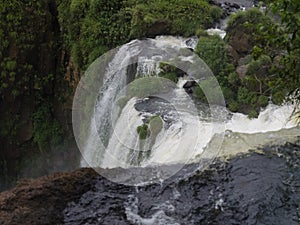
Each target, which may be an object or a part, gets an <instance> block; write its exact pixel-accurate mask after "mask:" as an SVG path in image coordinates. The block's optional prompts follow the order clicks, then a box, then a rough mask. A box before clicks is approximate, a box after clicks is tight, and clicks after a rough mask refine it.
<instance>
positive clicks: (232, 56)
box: [227, 45, 239, 66]
mask: <svg viewBox="0 0 300 225" xmlns="http://www.w3.org/2000/svg"><path fill="white" fill-rule="evenodd" d="M227 56H228V58H229V60H230V61H231V62H232V64H233V65H234V66H237V65H238V61H239V54H238V53H237V52H236V50H235V49H234V48H233V47H232V46H230V45H227Z"/></svg>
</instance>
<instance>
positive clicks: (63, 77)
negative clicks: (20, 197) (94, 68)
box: [0, 0, 79, 189]
mask: <svg viewBox="0 0 300 225" xmlns="http://www.w3.org/2000/svg"><path fill="white" fill-rule="evenodd" d="M1 10H4V11H3V12H1V21H2V22H1V24H0V31H1V32H2V33H3V34H4V35H5V37H4V39H2V38H1V39H2V40H1V49H0V50H1V54H0V61H1V62H2V63H1V66H0V72H1V74H2V75H1V78H0V81H1V85H0V86H1V87H0V124H1V127H0V146H1V148H0V179H1V184H0V189H2V188H5V187H6V185H10V183H11V181H13V180H15V179H16V178H17V177H20V176H21V175H20V173H19V171H20V170H21V169H22V168H24V167H26V166H27V165H28V163H29V162H30V161H32V160H33V158H34V157H35V156H38V155H42V153H45V154H44V155H43V157H44V158H47V157H48V156H47V154H48V152H49V151H50V150H51V149H52V147H53V146H54V145H56V144H57V145H61V144H62V143H63V140H61V139H59V140H53V139H55V138H53V137H54V136H55V133H56V134H58V135H56V137H58V136H61V137H64V139H65V140H64V141H65V143H66V142H68V143H67V145H72V142H74V140H73V138H72V133H71V132H72V126H71V109H72V98H73V93H74V86H76V84H77V82H78V81H77V80H79V78H78V77H77V76H78V72H77V70H76V69H75V67H74V65H73V64H72V62H71V59H70V57H69V55H68V54H67V53H66V51H65V50H64V49H63V40H62V35H61V31H60V25H59V22H58V11H57V4H56V1H54V0H43V1H40V2H39V3H31V2H30V1H24V2H22V3H18V2H16V1H13V2H11V5H10V4H8V3H7V4H6V3H3V8H2V9H1ZM9 18H11V19H9ZM12 18H13V19H12ZM19 20H20V21H21V22H20V21H19ZM2 41H3V43H2ZM2 44H3V45H2ZM73 74H75V75H76V77H74V76H73ZM42 120H44V121H42ZM61 137H60V138H61ZM75 149H76V147H75ZM43 174H45V172H44V173H43Z"/></svg>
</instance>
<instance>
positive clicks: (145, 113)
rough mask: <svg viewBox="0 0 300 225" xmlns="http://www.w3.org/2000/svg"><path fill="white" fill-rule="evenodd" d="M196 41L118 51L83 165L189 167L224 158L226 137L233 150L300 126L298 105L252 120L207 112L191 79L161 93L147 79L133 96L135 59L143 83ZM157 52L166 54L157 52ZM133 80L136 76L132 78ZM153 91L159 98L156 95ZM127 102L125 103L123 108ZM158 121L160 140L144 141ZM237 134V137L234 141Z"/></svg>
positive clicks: (155, 42)
mask: <svg viewBox="0 0 300 225" xmlns="http://www.w3.org/2000/svg"><path fill="white" fill-rule="evenodd" d="M195 41H196V39H193V38H192V39H184V38H180V37H170V36H160V37H157V38H156V39H147V41H146V43H143V45H141V43H140V41H132V42H130V43H129V44H126V45H124V46H122V47H121V48H119V49H118V51H117V52H116V54H115V55H114V57H113V59H112V60H111V62H110V63H109V64H108V66H107V68H106V70H105V74H104V76H103V85H102V86H101V87H100V90H99V93H98V98H97V100H96V103H95V107H94V112H93V115H92V118H91V121H90V129H89V134H88V138H87V139H86V142H85V146H84V151H82V155H83V159H82V163H81V165H82V166H86V165H87V164H86V162H88V165H90V166H93V167H102V168H114V167H123V168H128V167H134V166H142V167H144V166H153V165H162V164H177V163H183V164H184V163H189V162H191V161H194V160H195V159H199V158H212V159H213V158H214V157H215V156H217V155H218V146H220V145H221V144H222V141H223V139H224V142H226V144H227V147H228V149H232V148H233V147H230V145H232V146H236V143H237V142H236V139H239V140H240V139H241V138H244V139H245V138H247V137H249V138H254V136H253V135H252V134H256V133H268V132H276V131H278V130H281V129H283V128H292V127H294V126H295V124H293V123H292V122H290V121H288V118H289V116H290V115H291V113H292V111H293V106H289V105H285V106H275V105H272V104H270V105H269V106H268V107H267V108H266V109H265V110H263V111H262V112H261V113H260V115H259V117H258V118H257V119H252V120H250V119H248V118H247V116H246V115H243V114H239V113H233V114H231V113H229V112H228V111H227V110H226V109H225V108H224V107H217V106H214V107H211V108H210V109H205V110H204V111H203V110H202V109H204V108H205V107H204V106H203V105H197V104H196V105H195V103H194V101H193V100H192V99H191V97H190V96H189V95H188V94H187V93H186V91H185V89H184V88H183V86H184V84H185V83H186V82H187V81H188V80H190V79H191V77H190V76H185V77H182V78H180V79H179V81H178V83H177V84H174V85H173V86H172V85H171V84H170V85H169V84H168V83H167V81H165V83H164V88H162V89H161V90H158V91H157V92H155V91H156V90H154V89H155V87H153V88H152V87H151V86H149V85H150V83H149V85H148V83H147V82H149V80H146V81H145V82H146V83H144V84H143V83H141V84H142V85H144V86H142V87H143V89H142V92H145V93H142V95H141V96H134V95H132V96H131V94H130V93H131V92H130V90H131V88H135V89H134V90H136V91H135V92H137V93H139V91H141V90H139V89H136V88H138V87H135V86H134V85H133V86H130V85H131V84H132V83H134V82H132V83H130V84H129V81H128V79H127V77H128V74H127V66H128V65H129V64H130V62H132V59H133V58H135V59H136V61H137V63H136V65H137V69H136V74H135V78H136V79H137V80H140V81H143V79H146V77H157V76H158V74H159V72H160V70H159V62H161V61H164V60H165V58H166V56H165V55H164V53H165V52H167V53H168V52H172V53H173V52H176V51H177V52H178V51H182V49H186V48H191V47H193V46H194V47H195ZM157 48H158V49H160V50H161V51H162V52H156V50H155V49H157ZM176 60H177V61H179V63H183V64H188V63H190V65H188V66H187V67H188V69H193V62H194V58H193V57H192V56H189V55H185V56H184V57H182V56H180V57H177V58H176ZM203 71H204V72H205V71H206V70H205V69H204V70H203ZM204 72H203V73H204ZM129 76H131V77H132V75H131V74H130V75H129ZM196 78H197V77H194V79H196ZM151 79H152V80H153V79H159V78H151ZM160 79H161V78H160ZM196 80H197V79H196ZM198 80H199V79H198ZM168 82H170V83H171V81H168ZM168 85H169V86H168ZM167 86H168V87H167ZM147 87H148V89H149V90H148V89H147ZM149 87H150V88H149ZM151 93H155V94H157V96H158V97H157V96H156V97H153V96H155V95H153V96H152V97H151V95H152V94H151ZM140 94H141V93H139V94H137V95H140ZM143 94H144V95H143ZM164 99H166V100H164ZM121 100H122V102H123V103H122V104H121V105H120V102H121ZM199 107H200V109H199ZM201 107H202V108H201ZM203 107H204V108H203ZM230 115H231V116H230ZM153 117H159V118H160V119H161V121H162V127H161V128H160V130H159V131H157V133H156V134H155V136H153V134H152V133H151V132H150V134H148V136H147V137H146V139H141V138H140V137H139V134H138V132H137V128H138V127H139V126H142V125H143V124H145V121H146V122H147V121H148V122H147V123H149V120H151V118H153ZM225 131H226V132H225ZM224 134H225V136H224ZM243 134H247V136H245V135H244V136H243ZM251 135H252V136H251ZM274 135H275V134H274ZM233 136H234V137H237V138H236V139H232V137H233ZM275 136H276V135H275ZM265 140H266V138H265ZM262 142H263V140H261V143H262ZM258 144H259V143H258ZM247 146H249V144H247ZM222 151H223V152H224V150H222Z"/></svg>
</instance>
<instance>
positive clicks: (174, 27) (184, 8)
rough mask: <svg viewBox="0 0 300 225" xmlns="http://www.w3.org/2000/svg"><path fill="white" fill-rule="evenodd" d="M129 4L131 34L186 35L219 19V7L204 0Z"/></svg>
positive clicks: (170, 0) (143, 35)
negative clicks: (130, 5)
mask: <svg viewBox="0 0 300 225" xmlns="http://www.w3.org/2000/svg"><path fill="white" fill-rule="evenodd" d="M136 2H138V3H137V4H136V5H135V6H134V7H132V22H131V24H132V29H131V32H130V34H131V37H132V38H140V37H145V36H155V35H161V34H173V35H181V36H190V35H193V34H195V32H196V30H197V29H198V28H208V27H209V26H211V25H212V23H213V21H214V20H216V19H218V18H220V16H221V10H220V8H218V7H211V6H210V5H209V4H208V3H207V1H204V0H200V1H199V0H169V1H167V0H159V1H157V0H150V1H147V2H146V3H145V2H143V3H141V1H136Z"/></svg>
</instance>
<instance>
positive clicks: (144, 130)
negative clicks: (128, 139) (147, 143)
mask: <svg viewBox="0 0 300 225" xmlns="http://www.w3.org/2000/svg"><path fill="white" fill-rule="evenodd" d="M136 131H137V133H138V134H139V138H140V140H145V139H146V138H147V136H148V133H149V131H148V125H147V124H143V125H141V126H138V127H137V129H136Z"/></svg>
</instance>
